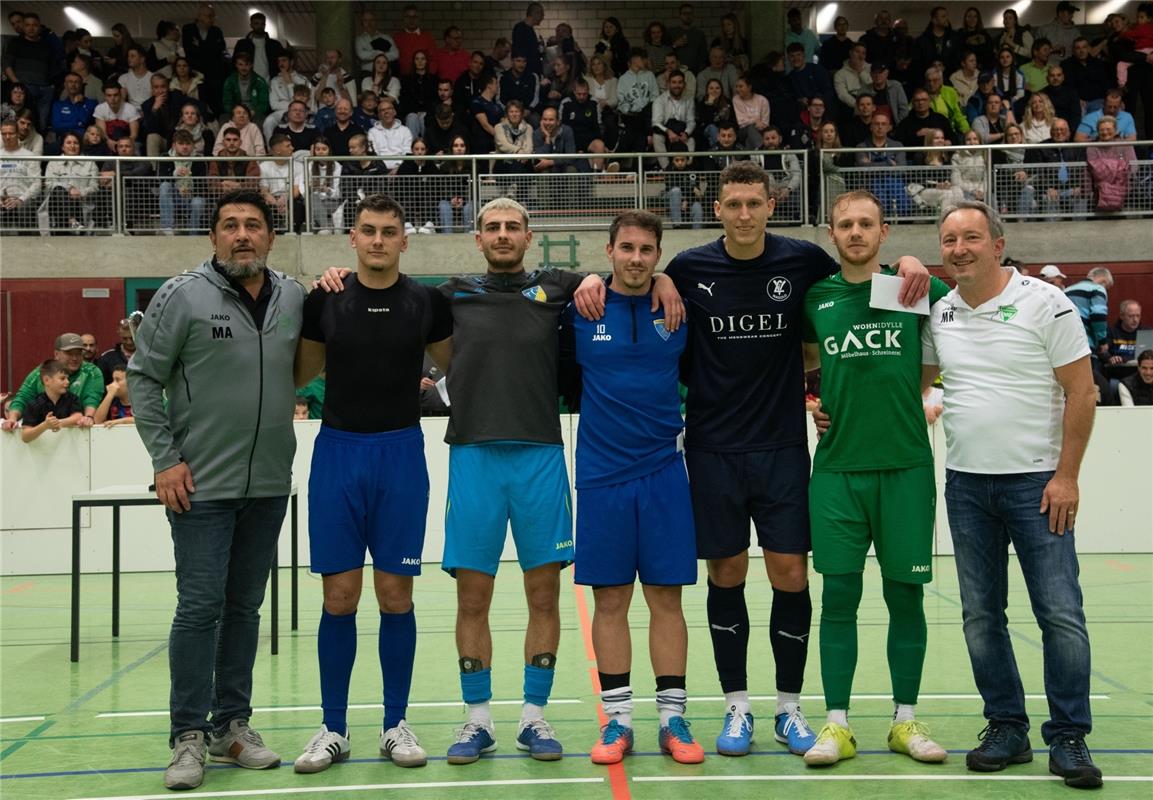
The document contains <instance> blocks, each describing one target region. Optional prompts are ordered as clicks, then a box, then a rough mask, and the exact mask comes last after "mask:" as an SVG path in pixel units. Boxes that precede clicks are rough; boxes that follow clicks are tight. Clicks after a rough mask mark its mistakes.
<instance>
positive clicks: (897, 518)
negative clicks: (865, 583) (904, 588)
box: [809, 464, 937, 583]
mask: <svg viewBox="0 0 1153 800" xmlns="http://www.w3.org/2000/svg"><path fill="white" fill-rule="evenodd" d="M936 505H937V491H936V486H935V483H934V479H933V467H932V465H931V464H926V465H925V466H922V467H911V468H909V469H886V470H873V471H869V472H814V473H813V477H812V480H811V481H810V482H809V516H810V518H811V520H812V527H813V567H814V569H816V570H817V572H820V573H821V574H827V575H844V574H848V573H851V572H861V571H862V570H863V569H864V568H865V555H866V554H867V553H868V552H869V544H870V543H871V544H873V545H874V546H875V549H876V553H877V562H878V563H879V564H880V565H881V574H882V575H883V576H885V577H886V578H888V579H890V580H894V581H899V582H901V583H928V582H929V581H931V580H932V579H933V571H932V570H933V567H932V563H933V561H932V556H933V521H934V518H935V514H936Z"/></svg>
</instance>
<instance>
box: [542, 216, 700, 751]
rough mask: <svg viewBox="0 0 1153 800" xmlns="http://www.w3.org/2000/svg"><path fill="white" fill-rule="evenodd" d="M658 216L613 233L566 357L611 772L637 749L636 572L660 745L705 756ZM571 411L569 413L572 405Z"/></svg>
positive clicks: (620, 220)
mask: <svg viewBox="0 0 1153 800" xmlns="http://www.w3.org/2000/svg"><path fill="white" fill-rule="evenodd" d="M661 233H662V227H661V220H660V218H659V217H657V216H654V215H653V214H650V213H648V212H646V211H626V212H624V213H623V214H620V215H618V216H617V218H616V219H615V220H613V223H612V225H611V226H610V227H609V244H608V247H607V248H606V249H607V252H608V257H609V260H610V261H611V263H612V268H613V272H612V283H611V284H610V285H609V289H608V292H607V294H606V298H605V316H604V317H602V319H601V320H600V321H599V322H591V321H589V320H586V319H584V318H583V317H580V316H579V315H577V314H575V313H573V310H572V308H571V307H570V308H569V309H566V312H565V318H564V321H565V326H564V328H563V330H562V352H565V351H567V350H569V349H570V347H571V350H572V354H573V356H574V358H575V362H576V364H577V365H579V367H580V386H579V387H574V391H573V392H572V395H573V396H574V398H575V396H576V395H577V394H578V392H579V396H580V399H581V403H580V411H581V423H580V428H579V430H578V431H577V447H576V489H577V493H578V500H579V506H580V508H579V513H578V514H577V524H576V528H577V536H576V541H577V548H576V568H575V569H576V576H575V581H576V583H578V584H583V585H586V586H592V587H593V596H594V598H595V599H596V612H595V613H594V615H593V622H592V639H593V648H594V649H595V650H596V659H597V671H598V677H599V682H600V691H601V704H602V706H603V707H604V711H605V716H606V717H608V724H607V725H605V727H604V728H603V729H602V730H601V737H600V741H598V742H597V744H596V745H595V746H594V747H593V749H592V754H591V755H592V760H593V763H594V764H615V763H618V762H619V761H621V759H623V758H624V756H625V755H626V754H627V753H628V752H629V751H630V750H632V747H633V729H632V710H633V697H632V694H633V693H632V686H631V679H630V666H631V663H632V641H631V637H630V635H629V617H628V613H629V605H630V603H631V602H632V596H633V584H634V582H635V580H636V577H637V575H638V574H639V575H640V579H641V584H642V587H643V590H644V596H645V601H646V602H647V604H648V607H649V638H650V641H653V642H659V643H660V644H659V646H658V647H654V648H652V649H651V650H650V655H651V657H652V665H653V673H654V674H655V675H656V681H657V694H656V700H657V711H658V712H659V714H660V731H659V742H660V748H661V750H662V751H663V752H665V753H667V754H669V755H671V756H672V757H673V759H674V760H675V761H678V762H680V763H682V764H699V763H700V762H701V761H703V760H704V758H705V754H704V751H703V750H702V749H701V746H700V744H699V743H697V742H696V741H695V740H694V739H693V736H692V734H691V733H690V732H689V726H688V723H687V722H686V721H685V718H684V715H685V704H686V702H687V697H686V694H685V667H686V659H687V655H688V630H687V628H686V626H685V617H684V613H683V612H682V610H681V587H682V586H684V585H688V584H693V583H696V581H697V563H696V539H695V535H694V532H693V515H692V505H691V502H690V500H689V482H688V476H687V474H686V473H685V462H684V457H683V456H682V455H681V452H680V447H679V442H678V438H679V436H680V433H681V430H682V429H683V428H684V420H682V419H681V410H680V404H681V401H680V394H679V392H678V387H677V383H678V371H679V362H680V356H681V354H682V353H683V352H684V349H685V329H684V328H683V327H682V328H680V329H679V330H677V331H675V332H672V331H670V330H668V328H666V327H665V319H664V312H663V311H661V310H657V311H653V310H652V309H651V305H652V303H651V294H650V293H651V291H652V286H653V270H654V268H655V267H656V265H657V262H659V261H660V258H661ZM570 407H571V406H570Z"/></svg>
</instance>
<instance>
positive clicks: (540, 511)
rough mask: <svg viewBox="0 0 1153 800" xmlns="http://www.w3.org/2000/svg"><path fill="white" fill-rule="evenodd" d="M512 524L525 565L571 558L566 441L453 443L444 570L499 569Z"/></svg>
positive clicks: (492, 572)
mask: <svg viewBox="0 0 1153 800" xmlns="http://www.w3.org/2000/svg"><path fill="white" fill-rule="evenodd" d="M510 524H511V525H512V538H513V541H514V542H515V543H516V557H517V561H519V562H520V568H521V569H522V570H525V571H528V570H530V569H533V568H534V567H539V566H541V565H543V564H553V563H556V562H558V561H559V562H561V563H562V564H565V565H567V564H571V563H572V560H573V541H572V498H571V496H570V494H569V484H568V471H567V470H566V469H565V462H564V447H562V446H561V445H559V444H558V445H548V444H544V445H542V444H531V443H526V442H494V443H491V444H469V445H459V444H457V445H452V446H451V447H450V448H449V455H448V505H447V507H446V508H445V512H444V559H443V560H442V561H441V568H442V569H443V570H444V571H445V572H447V573H449V574H450V575H455V574H456V570H458V569H471V570H476V571H477V572H483V573H485V574H487V575H496V570H497V566H498V565H499V564H500V554H501V551H502V550H504V539H505V534H506V533H507V531H508V528H509V525H510Z"/></svg>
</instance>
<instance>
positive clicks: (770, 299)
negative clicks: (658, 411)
mask: <svg viewBox="0 0 1153 800" xmlns="http://www.w3.org/2000/svg"><path fill="white" fill-rule="evenodd" d="M719 183H720V190H719V191H720V194H719V199H718V200H717V201H716V202H715V204H714V208H713V211H714V213H715V214H716V216H717V218H718V219H720V221H721V222H722V223H723V225H724V229H725V235H724V237H722V238H720V239H718V240H717V241H715V242H712V243H710V244H707V245H703V246H701V247H695V248H691V249H689V250H686V251H684V252H682V253H680V254H679V255H677V256H676V258H674V259H673V260H672V262H671V263H670V264H669V266H668V268H667V269H666V273H667V274H668V276H669V277H670V278H672V279H673V282H674V283H675V284H676V286H677V289H678V290H679V291H680V292H681V294H682V295H683V296H684V298H685V300H686V306H687V308H688V319H689V323H690V324H689V326H688V328H689V342H688V347H687V350H686V359H685V362H684V365H683V367H682V380H683V381H684V383H685V385H686V386H687V387H688V398H687V419H686V423H685V458H686V462H687V464H688V470H689V478H690V485H691V487H692V499H693V512H694V515H695V518H696V531H697V556H698V557H699V558H704V559H707V560H708V571H709V591H708V618H709V632H710V634H711V636H712V642H713V656H714V658H715V660H716V664H717V673H718V675H719V677H720V681H721V688H722V691H723V692H724V694H725V706H726V714H725V721H724V729H723V730H722V732H721V734H720V736H718V737H717V752H718V753H721V754H722V755H732V756H740V755H745V754H747V753H748V752H749V749H750V744H751V742H752V738H753V715H752V713H751V710H750V706H749V699H748V697H749V696H748V680H747V674H746V662H747V656H748V641H749V613H748V608H747V606H746V604H745V594H744V590H745V578H746V576H747V574H748V569H749V554H748V548H749V521H750V518H751V519H752V522H753V524H754V525H755V526H756V530H757V543H758V544H759V545H760V547H761V548H762V550H763V551H764V558H765V569H766V571H767V573H768V577H769V582H770V583H771V584H772V587H773V604H772V611H771V612H770V616H769V633H770V642H771V644H772V649H773V659H774V662H775V665H776V684H777V703H776V715H775V729H774V736H775V738H776V739H777V741H778V742H781V743H782V744H786V745H787V746H788V748H789V750H790V751H791V752H793V753H796V754H798V755H802V754H804V752H805V751H806V750H808V748H809V747H811V746H812V744H813V741H814V739H815V737H814V736H813V732H812V730H811V729H810V728H809V725H808V723H807V722H806V721H805V718H804V715H803V714H802V713H801V709H800V706H799V700H800V692H801V686H802V683H803V680H804V671H805V661H806V659H807V656H808V639H809V628H810V625H811V622H812V601H811V599H810V597H809V586H808V557H807V554H808V551H809V546H810V538H809V514H808V480H809V452H808V446H807V434H806V422H805V402H804V367H803V361H802V356H801V318H802V313H803V300H804V296H805V292H806V291H807V290H808V288H809V287H810V286H811V285H812V284H814V283H816V282H817V281H819V280H821V279H822V278H825V277H828V276H829V275H832V274H834V273H835V272H837V271H838V269H839V267H838V265H837V262H836V261H834V260H833V259H832V258H830V257H829V256H828V255H827V254H826V253H825V251H824V250H822V249H821V248H820V247H818V246H817V245H815V244H812V243H810V242H804V241H800V240H797V239H790V238H787V237H784V236H769V235H768V234H767V233H766V231H765V224H766V222H767V221H768V219H769V217H771V216H772V213H773V206H774V201H773V196H774V195H773V187H772V181H771V179H770V178H769V176H768V175H767V174H766V173H765V171H764V170H763V169H761V167H759V166H757V165H755V164H753V163H751V162H747V161H740V162H735V163H733V164H731V165H730V166H728V167H726V168H725V169H724V171H722V172H721V175H720V179H719ZM905 260H909V259H905ZM911 261H913V262H914V263H913V264H912V265H911V266H909V265H906V266H903V267H901V269H900V270H899V272H898V274H900V275H902V276H904V277H905V278H906V281H905V287H904V288H903V290H902V298H901V299H902V301H904V302H910V303H911V302H913V301H914V300H915V298H917V297H919V296H921V295H924V294H925V292H927V291H928V283H929V275H928V272H927V271H926V270H925V268H924V266H923V265H921V264H920V262H917V261H916V260H915V259H911Z"/></svg>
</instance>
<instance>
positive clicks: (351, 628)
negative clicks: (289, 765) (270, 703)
mask: <svg viewBox="0 0 1153 800" xmlns="http://www.w3.org/2000/svg"><path fill="white" fill-rule="evenodd" d="M349 238H350V240H351V243H352V246H353V247H354V248H356V259H357V267H356V274H355V275H353V276H350V277H349V278H348V279H347V281H346V282H345V289H344V291H343V292H342V293H340V294H329V293H327V292H325V291H324V290H323V289H314V290H313V291H312V293H311V294H310V295H309V296H308V299H307V300H306V301H305V303H304V326H303V331H302V333H301V340H300V351H299V355H298V358H297V364H296V370H295V373H296V374H295V378H296V385H297V386H303V385H305V384H306V383H308V382H309V381H310V380H312V378H314V377H315V376H316V374H317V373H318V372H320V370H321V369H322V368H324V369H326V374H327V387H326V392H325V397H324V410H323V414H322V423H321V427H320V433H319V434H318V435H317V437H316V443H315V449H314V450H313V456H312V469H311V471H310V473H309V486H308V490H309V496H310V497H311V498H312V502H311V504H310V506H309V515H308V516H309V519H308V528H309V543H310V550H311V556H312V570H313V572H318V573H320V574H321V575H322V576H323V581H324V609H323V611H322V613H321V617H320V629H319V632H318V634H317V642H316V644H317V654H318V656H319V659H320V693H321V706H322V709H323V712H324V721H323V724H322V725H321V728H320V730H319V731H318V732H317V733H316V735H314V736H313V737H312V739H311V740H310V741H309V742H308V745H307V746H306V747H305V750H304V753H303V754H301V756H300V757H299V758H297V759H296V765H295V768H296V771H297V772H304V773H313V772H320V771H322V770H325V769H327V768H328V767H330V766H331V765H332V764H333V762H336V761H344V760H345V759H347V758H348V757H349V754H350V743H349V735H348V721H347V715H348V686H349V681H350V679H351V676H352V666H353V662H354V660H355V658H356V610H357V605H358V604H359V601H360V592H361V586H362V583H363V580H364V578H363V575H364V553H365V549H366V548H367V550H368V552H369V553H371V554H372V566H373V586H374V588H375V590H376V599H377V603H378V605H379V607H380V629H379V630H380V633H379V637H378V649H379V655H380V669H381V675H382V680H383V684H384V724H383V727H382V728H381V733H380V754H381V755H383V756H385V757H386V758H390V759H391V760H392V761H393V762H394V763H396V764H397V765H399V766H402V767H418V766H423V765H424V764H425V763H426V761H427V756H426V754H425V751H424V749H423V748H422V747H421V746H420V742H419V741H418V739H417V737H416V735H415V734H414V733H413V732H412V730H411V729H409V727H408V725H407V723H406V722H405V711H406V707H407V705H408V693H409V686H410V685H411V683H412V666H413V659H414V658H415V655H416V618H415V616H414V613H413V605H412V579H413V577H414V576H415V575H419V574H420V563H421V550H422V549H423V546H424V532H425V519H426V517H427V514H428V470H427V468H426V467H425V460H424V437H423V436H422V435H421V430H420V390H419V387H420V376H421V372H422V369H423V366H424V353H425V350H426V349H427V350H428V352H429V354H430V355H432V357H433V359H434V360H435V361H437V362H438V363H440V364H441V366H444V365H446V364H447V359H448V353H449V352H451V339H450V336H451V334H452V312H451V310H450V309H449V305H448V301H447V300H446V299H445V298H444V297H443V296H442V295H441V294H440V293H439V292H437V291H436V290H435V289H434V288H432V287H428V286H423V285H421V284H419V283H417V282H416V281H414V280H413V279H412V278H409V277H408V276H407V275H403V274H401V273H400V254H401V253H403V252H404V251H405V250H406V249H407V247H408V238H407V236H405V233H404V209H403V208H401V206H400V205H399V204H398V203H397V202H396V201H395V200H393V199H392V198H390V197H386V196H384V195H380V194H376V195H369V196H368V197H366V198H364V199H363V200H362V201H361V202H360V204H359V205H358V206H357V208H356V217H355V220H354V222H353V227H352V230H351V232H350V234H349Z"/></svg>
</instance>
